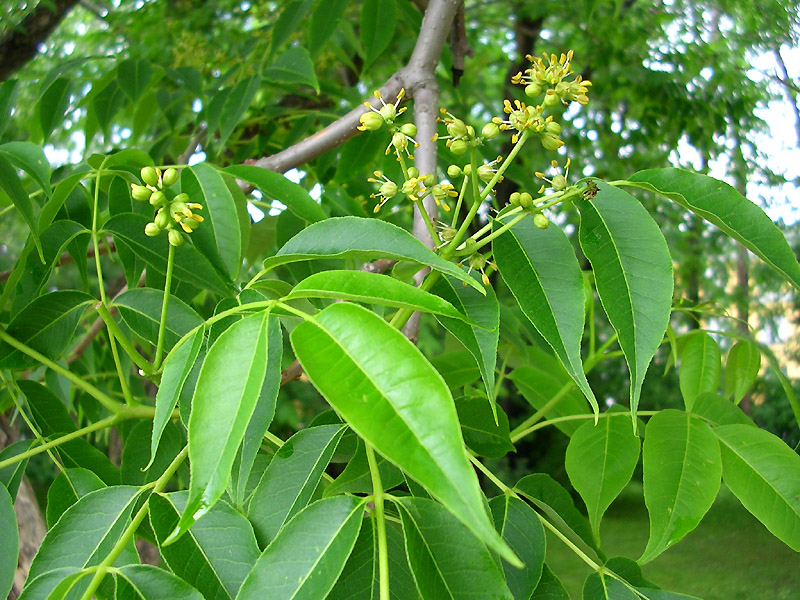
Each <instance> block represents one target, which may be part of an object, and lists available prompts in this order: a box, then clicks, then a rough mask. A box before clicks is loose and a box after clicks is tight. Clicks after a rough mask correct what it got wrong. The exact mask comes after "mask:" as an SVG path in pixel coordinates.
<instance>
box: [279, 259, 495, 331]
mask: <svg viewBox="0 0 800 600" xmlns="http://www.w3.org/2000/svg"><path fill="white" fill-rule="evenodd" d="M458 285H459V286H460V285H461V284H460V283H459V284H458ZM432 291H433V292H434V293H438V291H437V290H436V289H434V290H432ZM291 298H338V299H341V300H350V301H351V302H363V303H366V304H382V305H384V306H392V307H395V308H408V309H410V310H418V311H422V312H430V313H436V314H442V315H446V316H448V317H452V318H453V319H460V320H462V321H463V320H464V319H466V318H467V317H468V315H467V316H465V315H464V314H463V313H461V312H459V311H458V310H456V308H455V307H454V306H453V305H452V304H451V303H450V302H448V301H447V300H446V299H442V298H440V297H439V296H435V295H434V294H432V293H429V292H426V291H424V290H421V289H419V288H418V287H415V286H413V285H409V284H407V283H403V282H402V281H399V280H397V279H395V278H393V277H389V276H387V275H381V274H379V273H367V272H365V271H322V272H320V273H314V274H313V275H310V276H309V277H306V278H305V279H303V280H302V281H301V282H300V283H298V284H297V285H296V286H294V288H293V289H292V291H291V293H290V294H289V295H288V296H287V299H291ZM481 298H484V296H481Z"/></svg>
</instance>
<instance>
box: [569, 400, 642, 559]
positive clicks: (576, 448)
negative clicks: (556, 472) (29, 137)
mask: <svg viewBox="0 0 800 600" xmlns="http://www.w3.org/2000/svg"><path fill="white" fill-rule="evenodd" d="M638 462H639V438H638V437H636V436H635V435H634V434H633V432H632V431H631V427H630V423H629V422H628V418H627V415H625V414H624V413H620V414H613V413H605V415H604V416H603V418H601V419H600V421H599V422H598V423H597V424H595V423H592V422H586V423H584V424H583V425H581V427H580V428H579V429H578V430H577V431H576V432H575V433H574V434H573V435H572V437H571V438H570V440H569V445H568V446H567V454H566V459H565V467H566V469H567V475H569V480H570V482H572V485H573V487H574V488H575V490H576V491H577V492H578V493H579V494H580V495H581V498H583V501H584V502H585V503H586V509H587V511H588V513H589V523H590V524H591V526H592V532H593V533H594V537H595V539H596V540H597V541H598V543H599V541H600V521H601V520H602V519H603V515H604V514H605V512H606V509H607V508H608V507H609V506H611V503H612V502H613V501H614V499H615V498H616V497H617V496H618V495H619V493H620V492H621V491H622V490H623V489H624V488H625V486H626V485H628V482H629V481H630V480H631V477H632V476H633V470H634V469H635V468H636V464H637V463H638Z"/></svg>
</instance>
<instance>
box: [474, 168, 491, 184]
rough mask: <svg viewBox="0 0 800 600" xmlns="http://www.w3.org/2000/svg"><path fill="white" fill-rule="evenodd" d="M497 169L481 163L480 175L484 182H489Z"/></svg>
mask: <svg viewBox="0 0 800 600" xmlns="http://www.w3.org/2000/svg"><path fill="white" fill-rule="evenodd" d="M494 174H495V171H494V169H492V166H491V165H481V166H480V167H478V177H480V178H481V181H483V182H484V183H489V182H490V181H491V180H492V177H494Z"/></svg>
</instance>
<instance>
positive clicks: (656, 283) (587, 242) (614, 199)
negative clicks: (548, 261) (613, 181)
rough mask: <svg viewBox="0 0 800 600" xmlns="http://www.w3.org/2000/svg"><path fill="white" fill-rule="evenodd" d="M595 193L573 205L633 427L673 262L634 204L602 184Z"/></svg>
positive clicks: (668, 298) (660, 334)
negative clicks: (618, 355) (626, 374)
mask: <svg viewBox="0 0 800 600" xmlns="http://www.w3.org/2000/svg"><path fill="white" fill-rule="evenodd" d="M597 187H598V190H599V191H598V192H597V194H596V196H595V197H594V198H593V199H591V200H585V199H582V200H576V201H575V204H576V205H577V206H578V209H579V210H580V213H581V226H580V233H579V238H580V243H581V248H582V249H583V253H584V254H585V255H586V258H588V259H589V262H590V263H592V269H593V271H594V277H595V284H596V286H597V293H598V295H599V296H600V301H601V303H602V304H603V308H604V309H605V311H606V314H607V315H608V319H609V321H611V325H612V326H613V327H614V329H615V331H616V332H617V335H618V339H619V345H620V347H621V348H622V351H623V353H624V354H625V361H626V362H627V363H628V370H629V371H630V377H631V387H630V389H631V393H630V398H631V418H632V419H633V421H634V422H635V421H636V410H637V409H638V407H639V396H640V394H641V390H642V382H643V381H644V375H645V373H646V371H647V367H648V366H649V364H650V361H651V360H652V358H653V356H654V355H655V353H656V350H657V349H658V346H659V345H660V344H661V340H662V339H663V338H664V333H665V332H666V330H667V325H668V323H669V315H670V309H671V307H672V259H671V258H670V255H669V250H668V249H667V243H666V241H664V236H663V235H662V234H661V230H660V229H659V228H658V225H656V223H655V221H653V219H652V217H651V216H650V215H649V214H648V212H647V211H646V210H645V209H644V207H643V206H642V205H641V204H639V202H638V201H637V200H636V199H635V198H633V197H632V196H630V195H628V194H626V193H625V192H623V191H621V190H619V189H617V188H615V187H613V186H610V185H608V184H606V183H603V182H598V183H597ZM581 298H583V296H581Z"/></svg>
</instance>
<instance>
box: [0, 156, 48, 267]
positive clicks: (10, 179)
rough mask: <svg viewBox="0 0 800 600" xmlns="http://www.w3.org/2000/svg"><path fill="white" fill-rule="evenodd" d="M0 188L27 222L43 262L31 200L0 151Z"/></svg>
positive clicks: (14, 170) (15, 172)
mask: <svg viewBox="0 0 800 600" xmlns="http://www.w3.org/2000/svg"><path fill="white" fill-rule="evenodd" d="M0 190H2V191H4V192H5V193H6V194H8V196H9V197H10V198H11V201H12V202H13V203H14V206H16V208H17V210H18V211H19V214H20V215H21V216H22V218H23V219H24V220H25V222H26V223H27V224H28V228H29V229H30V230H31V235H32V236H33V242H34V244H36V248H37V250H38V252H39V258H40V259H41V260H42V262H44V252H43V251H42V245H41V242H40V241H39V230H38V227H37V224H36V214H35V212H34V204H33V202H31V199H30V197H29V196H28V192H26V191H25V188H24V187H22V183H20V181H19V177H18V176H17V171H16V169H14V167H13V166H11V163H9V162H8V160H7V159H6V157H5V155H4V154H3V153H0Z"/></svg>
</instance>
